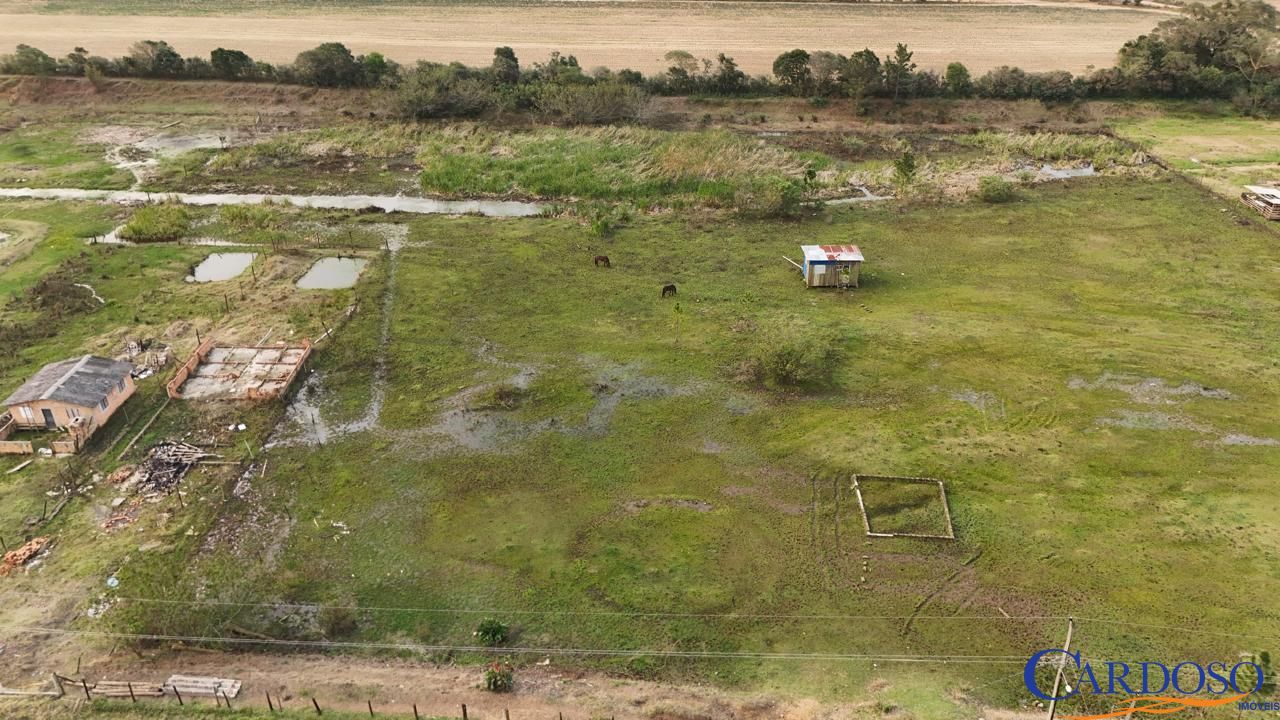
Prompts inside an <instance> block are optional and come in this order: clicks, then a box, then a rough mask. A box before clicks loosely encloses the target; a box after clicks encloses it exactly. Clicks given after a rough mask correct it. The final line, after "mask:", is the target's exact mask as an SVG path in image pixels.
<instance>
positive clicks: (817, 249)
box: [800, 245, 862, 262]
mask: <svg viewBox="0 0 1280 720" xmlns="http://www.w3.org/2000/svg"><path fill="white" fill-rule="evenodd" d="M800 250H801V252H803V253H804V259H805V261H806V262H862V251H861V250H859V249H858V246H857V245H801V246H800Z"/></svg>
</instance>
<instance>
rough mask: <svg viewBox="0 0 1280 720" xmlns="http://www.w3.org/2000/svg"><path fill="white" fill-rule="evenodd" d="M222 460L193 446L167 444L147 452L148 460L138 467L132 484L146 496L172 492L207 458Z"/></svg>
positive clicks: (154, 446) (171, 442) (165, 442)
mask: <svg viewBox="0 0 1280 720" xmlns="http://www.w3.org/2000/svg"><path fill="white" fill-rule="evenodd" d="M210 457H218V456H217V455H214V454H213V453H207V452H205V451H204V450H201V449H200V448H199V447H197V446H195V445H192V444H190V443H184V442H179V441H177V440H166V441H164V442H160V443H156V444H155V445H153V446H151V449H149V450H148V451H147V459H146V460H143V461H142V462H141V463H139V464H138V467H137V469H135V470H134V472H133V477H132V478H131V480H132V484H133V485H134V487H136V488H137V489H138V491H139V492H142V493H144V494H159V493H162V492H163V493H168V492H172V491H173V489H174V487H175V486H177V484H178V482H179V481H180V480H182V478H183V476H184V475H186V474H187V471H188V470H190V469H191V468H192V466H194V465H195V464H196V463H198V462H200V461H201V460H203V459H205V458H210Z"/></svg>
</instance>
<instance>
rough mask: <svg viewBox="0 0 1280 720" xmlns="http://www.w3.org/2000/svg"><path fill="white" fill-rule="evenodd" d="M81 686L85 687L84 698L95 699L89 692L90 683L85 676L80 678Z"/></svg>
mask: <svg viewBox="0 0 1280 720" xmlns="http://www.w3.org/2000/svg"><path fill="white" fill-rule="evenodd" d="M80 687H82V688H84V699H85V700H93V696H92V695H90V694H89V683H87V682H85V679H84V678H80Z"/></svg>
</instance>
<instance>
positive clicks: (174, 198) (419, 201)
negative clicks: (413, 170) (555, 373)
mask: <svg viewBox="0 0 1280 720" xmlns="http://www.w3.org/2000/svg"><path fill="white" fill-rule="evenodd" d="M0 198H20V199H33V200H88V201H96V202H111V203H158V202H177V203H182V204H183V205H197V206H222V205H261V204H263V203H268V202H270V203H288V204H290V205H294V206H297V207H307V208H320V209H325V210H365V209H369V208H377V209H378V210H382V211H383V212H403V213H412V214H415V215H484V216H486V217H531V216H533V215H537V214H539V213H541V212H542V209H543V205H542V204H541V203H531V202H518V201H515V200H436V199H433V198H420V197H404V196H402V195H264V194H260V193H150V192H144V191H141V190H85V189H81V188H0Z"/></svg>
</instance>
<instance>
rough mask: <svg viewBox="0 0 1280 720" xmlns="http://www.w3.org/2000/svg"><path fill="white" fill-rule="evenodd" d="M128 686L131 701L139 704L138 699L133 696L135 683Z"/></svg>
mask: <svg viewBox="0 0 1280 720" xmlns="http://www.w3.org/2000/svg"><path fill="white" fill-rule="evenodd" d="M128 685H129V699H130V700H132V701H133V702H138V697H137V696H136V695H134V694H133V683H128Z"/></svg>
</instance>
